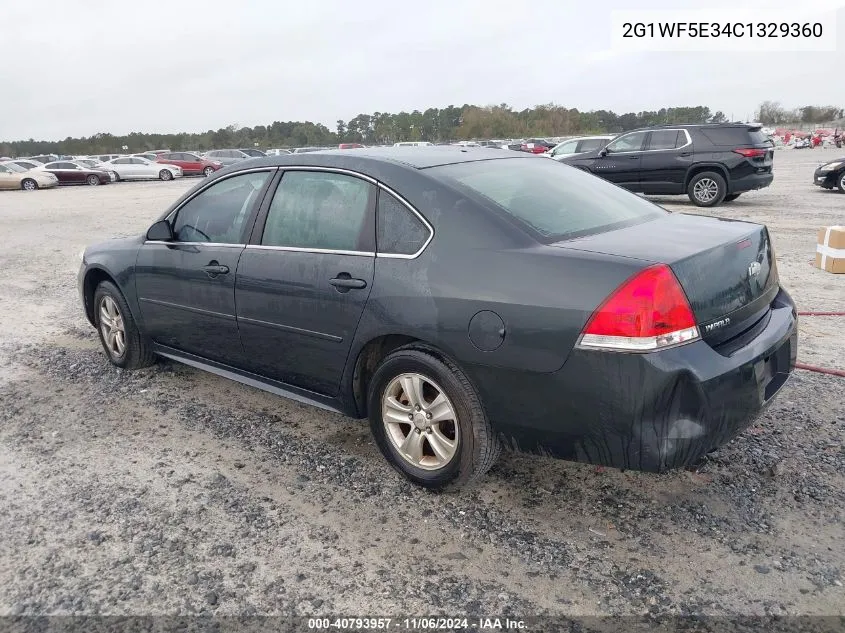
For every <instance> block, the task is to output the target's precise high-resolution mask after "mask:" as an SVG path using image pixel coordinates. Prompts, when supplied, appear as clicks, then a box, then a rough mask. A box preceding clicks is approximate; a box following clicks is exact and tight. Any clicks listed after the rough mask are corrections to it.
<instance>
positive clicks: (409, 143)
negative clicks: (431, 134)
mask: <svg viewBox="0 0 845 633" xmlns="http://www.w3.org/2000/svg"><path fill="white" fill-rule="evenodd" d="M430 145H431V143H429V142H428V141H400V142H399V143H394V144H393V147H429V146H430Z"/></svg>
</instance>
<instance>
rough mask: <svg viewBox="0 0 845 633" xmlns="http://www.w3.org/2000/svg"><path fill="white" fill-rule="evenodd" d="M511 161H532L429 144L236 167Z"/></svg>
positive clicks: (336, 151) (294, 156)
mask: <svg viewBox="0 0 845 633" xmlns="http://www.w3.org/2000/svg"><path fill="white" fill-rule="evenodd" d="M494 159H498V160H514V159H524V160H532V159H536V157H535V156H531V155H529V154H525V153H522V154H521V153H517V152H514V153H513V155H512V156H504V155H502V152H501V151H500V150H495V149H486V148H484V147H459V146H453V145H443V146H440V145H432V146H422V147H407V146H405V147H363V148H359V149H356V150H355V152H354V153H350V152H348V151H344V150H340V149H329V150H320V151H318V152H308V153H305V152H303V153H299V154H283V155H280V156H268V157H266V158H255V159H253V160H250V161H244V162H242V163H239V166H240V168H243V167H245V166H247V165H248V166H249V167H258V166H263V165H268V166H271V165H272V166H280V167H282V166H285V165H303V166H325V167H348V168H353V169H354V167H355V163H356V162H358V163H360V162H362V161H363V162H366V163H369V164H370V165H371V166H372V164H375V163H393V164H397V165H403V166H406V167H412V168H414V169H426V168H428V167H437V166H440V165H451V164H453V163H468V162H473V161H480V160H494Z"/></svg>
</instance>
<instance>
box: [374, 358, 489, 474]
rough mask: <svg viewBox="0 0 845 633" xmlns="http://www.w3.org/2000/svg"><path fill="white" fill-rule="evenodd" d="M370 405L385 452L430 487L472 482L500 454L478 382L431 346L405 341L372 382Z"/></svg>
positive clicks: (376, 434)
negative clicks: (417, 345)
mask: <svg viewBox="0 0 845 633" xmlns="http://www.w3.org/2000/svg"><path fill="white" fill-rule="evenodd" d="M367 405H368V406H367V409H368V412H369V419H370V430H371V431H372V433H373V437H374V438H375V440H376V444H377V445H378V447H379V450H381V453H382V455H384V457H385V458H386V459H387V461H388V462H389V463H390V465H391V466H393V468H395V469H396V470H397V471H399V472H400V473H402V474H403V475H404V476H405V477H406V478H407V479H409V480H410V481H412V482H413V483H415V484H417V485H419V486H422V487H424V488H429V489H443V488H446V487H453V488H457V487H461V486H464V485H466V484H469V483H471V482H473V481H474V480H476V479H478V478H479V477H481V476H482V475H483V474H484V473H486V472H487V471H488V470H489V469H490V467H491V466H492V465H493V463H494V462H495V461H496V458H497V457H498V456H499V453H500V450H501V445H500V443H499V441H498V439H497V438H496V436H495V434H494V433H493V429H492V428H491V426H490V423H489V422H488V420H487V416H486V414H485V412H484V408H483V407H482V405H481V401H480V399H479V397H478V394H477V392H476V391H475V388H474V387H473V386H472V384H471V383H470V382H469V379H468V378H467V377H466V375H465V374H464V373H463V372H462V371H461V369H460V368H459V367H457V366H456V365H455V364H454V363H452V362H451V361H448V360H446V359H441V358H439V357H438V356H436V355H435V354H434V353H433V350H431V349H428V348H425V347H405V348H400V349H398V350H396V351H395V352H393V353H392V354H390V355H389V356H387V358H385V359H384V360H383V361H382V363H381V364H380V365H379V367H378V369H376V372H375V374H374V375H373V377H372V380H371V381H370V387H369V392H368V396H367Z"/></svg>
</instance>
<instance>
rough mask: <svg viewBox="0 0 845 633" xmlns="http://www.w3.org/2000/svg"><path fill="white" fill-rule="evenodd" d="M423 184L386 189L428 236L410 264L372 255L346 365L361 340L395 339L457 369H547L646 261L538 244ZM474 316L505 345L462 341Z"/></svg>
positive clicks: (554, 366) (462, 200) (494, 217)
mask: <svg viewBox="0 0 845 633" xmlns="http://www.w3.org/2000/svg"><path fill="white" fill-rule="evenodd" d="M424 182H425V181H424V180H422V179H420V180H419V181H416V180H415V181H412V182H410V183H406V186H404V187H402V186H401V185H398V186H397V185H395V184H393V183H390V186H391V187H394V188H396V189H397V191H398V192H399V193H400V194H402V195H403V196H405V197H406V198H407V199H408V200H409V201H410V202H411V203H412V204H414V205H415V206H416V208H417V209H418V210H419V211H420V212H421V213H422V214H423V215H424V216H425V217H426V218H427V219H428V221H429V222H430V223H431V224H432V225H433V226H434V228H435V235H434V238H433V239H432V241H431V242H430V243H429V245H428V247H427V249H426V250H425V251H424V252H423V253H422V254H421V255H420V256H419V257H418V258H416V259H412V260H408V259H388V258H383V257H378V258H377V259H376V267H375V278H374V282H373V290H372V293H371V294H370V298H369V300H368V302H367V306H366V308H365V310H364V314H363V315H362V318H361V321H360V324H359V327H358V331H357V333H356V338H355V341H354V343H353V348H352V353H351V354H350V363H349V365H352V366H354V361H355V359H356V358H357V354H358V353H359V352H360V350H361V349H362V348H363V346H364V345H366V343H367V342H368V341H371V340H372V339H374V338H376V337H379V336H383V335H387V334H403V335H406V336H411V337H413V338H417V339H420V340H422V341H425V342H427V343H430V344H432V345H434V346H436V347H438V348H440V349H442V350H443V351H444V352H446V353H447V354H449V355H450V356H451V357H452V358H454V359H455V360H456V361H458V362H459V363H461V364H462V365H463V366H467V365H471V364H479V365H489V366H494V367H504V368H510V369H514V370H519V371H529V372H554V371H556V370H558V369H560V367H561V366H563V364H564V363H565V361H566V358H567V356H568V354H569V352H570V351H571V349H572V347H573V346H574V344H575V342H576V340H577V338H578V336H579V335H580V332H581V330H582V328H583V326H584V324H585V323H586V321H587V319H588V318H589V317H590V315H591V314H592V312H593V310H594V309H595V308H596V307H597V306H598V305H599V303H601V301H603V300H604V299H605V298H606V297H607V295H608V294H610V293H611V292H612V291H613V290H614V289H615V288H616V287H618V286H619V285H620V284H621V283H622V282H623V281H624V280H625V279H627V278H628V277H630V276H631V275H632V274H633V273H634V272H635V271H636V270H639V269H641V268H642V267H644V265H645V262H643V261H641V260H637V259H632V258H621V257H614V256H608V255H603V254H596V253H590V252H583V251H570V250H568V249H566V248H556V247H550V246H545V245H541V244H538V243H537V242H535V241H533V240H532V239H531V238H529V237H528V235H527V234H525V233H524V232H522V231H520V230H518V229H516V228H515V227H514V226H513V225H512V224H511V223H509V222H507V221H506V220H504V219H502V218H500V217H499V216H497V215H495V214H493V213H492V212H491V211H489V210H487V209H485V208H483V207H481V206H480V205H478V204H477V203H476V202H474V201H470V200H468V199H467V198H465V197H463V196H461V195H460V194H459V193H457V192H453V191H452V190H450V189H447V188H443V187H441V186H439V184H438V185H437V186H428V187H426V186H425V184H424ZM483 310H489V311H492V312H495V313H496V314H497V315H499V317H500V318H501V319H502V321H503V322H504V328H505V335H504V340H503V341H502V342H501V345H500V346H499V347H498V348H497V349H495V350H494V351H482V350H481V349H479V348H478V347H476V345H475V344H473V342H472V341H471V340H470V337H469V325H470V321H471V319H472V318H473V316H474V315H476V314H477V313H478V312H480V311H483ZM349 365H348V367H347V369H348V368H349Z"/></svg>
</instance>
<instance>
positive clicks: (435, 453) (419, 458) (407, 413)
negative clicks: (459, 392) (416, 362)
mask: <svg viewBox="0 0 845 633" xmlns="http://www.w3.org/2000/svg"><path fill="white" fill-rule="evenodd" d="M381 409H382V421H383V422H384V426H385V430H386V432H387V437H388V438H389V439H390V442H391V443H392V444H393V447H394V448H395V449H396V451H397V452H398V453H399V454H400V455H401V456H402V458H403V459H404V460H405V461H407V462H408V463H409V464H412V465H413V466H416V467H417V468H421V469H423V470H438V469H440V468H443V467H444V466H446V465H447V464H448V463H449V462H450V461H451V460H452V458H453V457H454V456H455V454H456V453H457V450H458V441H459V439H460V438H459V431H458V420H457V415H456V414H455V407H454V406H453V405H452V403H451V402H450V400H449V398H448V397H447V396H446V394H445V393H444V392H443V390H442V389H441V388H440V386H439V385H437V383H435V382H434V381H433V380H431V379H430V378H427V377H426V376H423V375H422V374H417V373H407V374H400V375H399V376H396V377H395V378H394V379H393V380H391V381H390V383H389V384H388V385H387V388H386V389H385V390H384V395H383V396H382V407H381Z"/></svg>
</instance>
